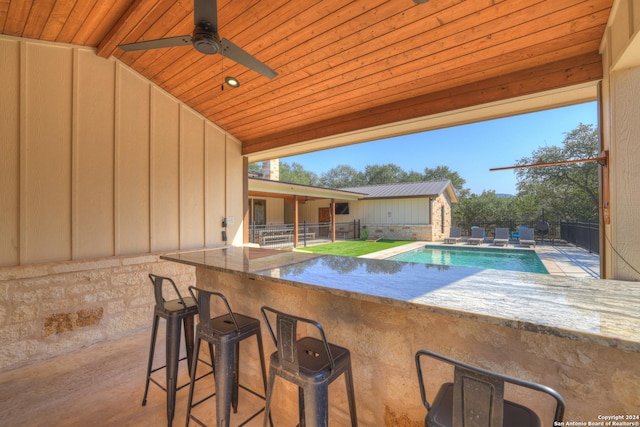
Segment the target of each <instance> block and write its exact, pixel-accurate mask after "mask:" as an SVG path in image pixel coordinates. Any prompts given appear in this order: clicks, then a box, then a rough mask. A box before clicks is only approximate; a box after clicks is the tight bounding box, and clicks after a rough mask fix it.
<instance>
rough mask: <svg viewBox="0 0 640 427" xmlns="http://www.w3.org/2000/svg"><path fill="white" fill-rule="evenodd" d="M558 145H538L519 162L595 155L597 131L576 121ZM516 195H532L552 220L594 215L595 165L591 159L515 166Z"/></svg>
mask: <svg viewBox="0 0 640 427" xmlns="http://www.w3.org/2000/svg"><path fill="white" fill-rule="evenodd" d="M565 135H566V136H565V139H564V141H563V142H562V146H561V147H556V146H553V147H540V148H538V149H537V150H535V151H534V152H533V153H532V155H531V157H524V158H522V159H520V161H519V162H518V164H519V165H527V164H532V163H539V162H558V161H564V160H578V159H588V158H594V157H597V156H598V149H599V144H598V133H597V130H596V129H595V128H594V126H593V125H585V124H582V123H580V124H579V125H578V127H577V128H576V129H574V130H572V131H571V132H568V133H565ZM516 173H517V177H518V196H519V197H524V196H529V197H533V198H535V199H536V200H538V202H539V203H540V208H544V209H545V211H546V212H548V213H549V215H553V216H554V217H555V218H554V219H555V220H561V219H577V220H580V221H597V219H598V165H597V163H595V162H585V163H575V164H569V165H560V166H544V167H536V168H524V169H518V170H517V172H516Z"/></svg>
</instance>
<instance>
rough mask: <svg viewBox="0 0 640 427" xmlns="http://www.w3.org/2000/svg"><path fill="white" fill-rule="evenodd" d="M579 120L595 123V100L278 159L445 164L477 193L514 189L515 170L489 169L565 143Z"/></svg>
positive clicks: (315, 168) (318, 169) (319, 166)
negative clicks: (546, 147) (566, 134)
mask: <svg viewBox="0 0 640 427" xmlns="http://www.w3.org/2000/svg"><path fill="white" fill-rule="evenodd" d="M580 123H584V124H592V125H594V126H596V125H597V104H596V103H595V102H589V103H586V104H578V105H573V106H569V107H563V108H557V109H553V110H546V111H541V112H537V113H530V114H524V115H520V116H513V117H507V118H503V119H495V120H487V121H484V122H478V123H473V124H469V125H464V126H456V127H451V128H446V129H438V130H433V131H428V132H421V133H416V134H412V135H405V136H399V137H395V138H388V139H382V140H378V141H372V142H365V143H361V144H355V145H350V146H347V147H341V148H334V149H331V150H325V151H318V152H314V153H308V154H301V155H298V156H291V157H284V158H282V159H280V161H282V162H286V163H289V164H291V163H294V162H295V163H300V164H301V165H302V166H303V167H304V169H305V170H309V171H312V172H315V173H316V174H318V176H320V175H322V174H323V173H324V172H327V171H329V170H330V169H332V168H334V167H336V166H338V165H340V164H348V165H350V166H352V167H353V168H354V169H356V170H358V171H364V169H365V167H366V166H367V165H376V164H377V165H382V164H388V163H394V164H396V165H398V166H400V167H401V168H402V169H404V170H405V171H410V170H414V171H416V172H423V171H424V169H425V168H426V167H429V168H434V167H436V166H439V165H445V166H449V169H451V170H453V171H456V172H458V174H460V176H462V178H464V179H465V180H466V181H467V183H466V186H467V187H468V188H469V189H471V191H472V192H473V193H476V194H480V193H482V191H484V190H495V192H496V193H506V194H516V184H517V179H516V174H515V172H514V171H513V170H507V171H496V172H490V171H489V169H490V168H495V167H503V166H511V165H515V164H516V162H517V161H518V160H520V159H521V158H523V157H529V156H531V154H532V153H533V151H534V150H536V149H537V148H539V147H543V146H553V145H557V146H560V145H562V141H563V140H564V138H565V133H567V132H570V131H572V130H573V129H575V128H576V127H577V126H578V124H580Z"/></svg>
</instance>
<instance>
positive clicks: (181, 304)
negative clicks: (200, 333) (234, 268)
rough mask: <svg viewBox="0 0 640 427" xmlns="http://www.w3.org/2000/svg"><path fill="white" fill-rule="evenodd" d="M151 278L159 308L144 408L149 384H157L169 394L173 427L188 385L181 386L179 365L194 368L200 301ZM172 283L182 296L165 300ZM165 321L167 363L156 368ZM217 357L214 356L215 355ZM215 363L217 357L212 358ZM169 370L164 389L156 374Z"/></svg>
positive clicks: (159, 278)
mask: <svg viewBox="0 0 640 427" xmlns="http://www.w3.org/2000/svg"><path fill="white" fill-rule="evenodd" d="M149 279H151V283H152V284H153V289H154V296H155V301H156V305H155V308H154V313H153V329H152V331H151V345H150V348H149V362H148V364H147V379H146V383H145V386H144V397H143V399H142V406H145V405H146V404H147V393H148V392H149V382H153V383H154V384H156V385H157V386H158V387H160V388H161V389H162V390H164V391H165V392H166V393H167V423H168V425H169V426H171V424H172V422H173V415H174V412H175V406H176V391H178V390H180V389H182V388H183V387H185V386H186V385H187V384H188V383H187V384H183V385H181V386H179V387H178V386H177V379H178V362H179V361H181V360H185V359H187V364H188V366H189V367H191V363H192V362H191V359H192V355H193V337H194V327H193V324H194V320H193V319H194V316H195V315H196V314H198V306H197V305H196V301H195V300H194V299H193V298H191V297H187V298H183V297H182V295H181V294H180V291H178V287H177V286H176V284H175V282H174V281H173V280H172V279H170V278H168V277H162V276H157V275H155V274H149ZM165 281H168V282H169V283H171V286H172V287H173V291H174V292H175V293H176V295H177V296H178V298H177V299H173V300H169V301H167V300H165V298H164V296H163V287H164V286H163V285H164V282H165ZM160 318H163V319H165V320H166V322H167V330H166V363H165V365H163V366H160V367H158V368H155V369H154V368H153V356H154V352H155V348H156V337H157V335H158V322H159V320H160ZM183 323H184V341H185V346H186V349H187V357H186V358H182V359H180V330H181V328H182V324H183ZM212 357H213V354H212ZM212 363H213V358H212ZM161 369H166V383H165V386H166V387H165V386H163V385H162V384H161V383H159V382H158V381H156V380H155V379H154V378H153V377H152V374H153V373H155V372H157V371H159V370H161Z"/></svg>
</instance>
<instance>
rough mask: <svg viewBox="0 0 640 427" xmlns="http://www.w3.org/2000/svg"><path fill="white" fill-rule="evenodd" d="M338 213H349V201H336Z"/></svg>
mask: <svg viewBox="0 0 640 427" xmlns="http://www.w3.org/2000/svg"><path fill="white" fill-rule="evenodd" d="M336 215H349V203H336Z"/></svg>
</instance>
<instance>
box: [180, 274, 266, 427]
mask: <svg viewBox="0 0 640 427" xmlns="http://www.w3.org/2000/svg"><path fill="white" fill-rule="evenodd" d="M189 292H190V293H191V295H192V297H193V299H194V300H197V304H198V307H199V311H200V316H199V318H200V321H199V323H198V326H197V327H196V342H195V349H194V350H195V351H194V353H193V358H194V359H193V363H192V364H191V386H190V387H189V402H188V405H187V423H186V425H187V427H188V426H189V421H190V420H191V419H193V420H194V421H195V422H197V423H198V424H199V425H201V426H204V425H205V424H204V423H203V422H202V421H200V420H199V419H198V418H196V417H195V416H194V415H192V414H191V409H192V408H194V407H195V406H198V405H199V404H201V403H202V402H204V401H206V400H208V399H210V398H211V397H213V396H215V397H216V426H217V427H228V426H229V422H230V417H231V407H233V412H234V413H237V412H238V388H239V387H241V388H242V389H244V390H246V391H248V392H250V393H252V394H253V395H255V396H258V397H259V398H261V399H265V396H264V395H261V394H259V393H257V392H256V391H254V390H251V389H249V388H248V387H245V386H243V385H241V384H239V365H240V363H239V359H240V354H239V347H240V342H241V341H242V340H245V339H247V338H250V337H252V336H255V337H256V339H257V340H258V352H259V357H260V365H261V368H262V383H263V387H264V392H265V393H266V390H267V374H266V367H265V362H264V350H263V346H262V333H261V330H260V321H259V320H258V319H254V318H252V317H248V316H245V315H242V314H238V313H234V312H233V311H232V310H231V306H230V305H229V302H228V301H227V298H226V297H225V296H224V295H222V294H221V293H219V292H212V291H208V290H204V289H199V288H196V287H193V286H191V287H189ZM195 292H197V297H196V295H195ZM212 296H216V297H218V298H219V299H220V300H221V301H222V302H223V303H224V305H225V307H226V309H227V313H226V314H223V315H220V316H217V317H212V315H211V297H212ZM202 340H204V341H207V342H208V343H209V345H212V344H213V348H214V351H215V358H214V373H215V384H216V391H215V393H213V394H211V395H209V396H207V397H205V398H204V399H202V400H200V401H198V402H196V403H193V392H194V388H195V380H194V379H195V375H196V370H197V365H198V359H197V354H198V351H199V349H200V343H201V341H202ZM263 411H264V407H262V408H260V410H259V411H257V412H256V413H254V414H253V415H251V416H250V417H249V418H248V419H246V420H245V421H243V422H242V423H241V424H239V426H243V425H245V424H247V423H248V422H249V421H251V420H252V419H254V418H255V417H256V416H258V415H259V414H260V413H261V412H263Z"/></svg>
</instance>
